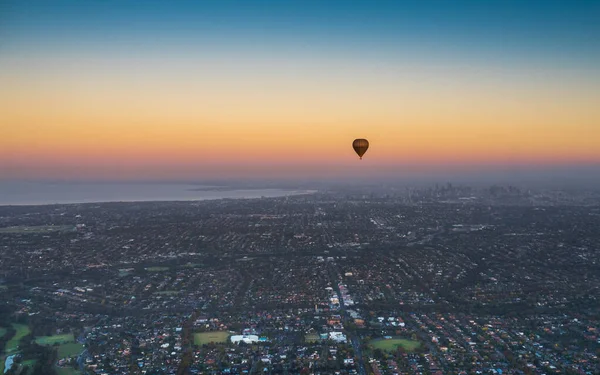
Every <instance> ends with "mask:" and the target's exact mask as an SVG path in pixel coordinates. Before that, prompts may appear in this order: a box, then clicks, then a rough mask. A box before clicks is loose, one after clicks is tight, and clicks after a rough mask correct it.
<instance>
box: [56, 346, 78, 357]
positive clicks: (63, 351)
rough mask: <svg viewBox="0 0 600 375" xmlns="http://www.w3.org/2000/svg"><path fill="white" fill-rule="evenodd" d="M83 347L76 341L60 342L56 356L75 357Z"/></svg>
mask: <svg viewBox="0 0 600 375" xmlns="http://www.w3.org/2000/svg"><path fill="white" fill-rule="evenodd" d="M83 349H84V346H83V345H81V344H78V343H76V342H70V343H68V344H61V345H60V346H59V347H58V358H66V357H76V356H78V355H79V354H80V353H81V352H82V351H83Z"/></svg>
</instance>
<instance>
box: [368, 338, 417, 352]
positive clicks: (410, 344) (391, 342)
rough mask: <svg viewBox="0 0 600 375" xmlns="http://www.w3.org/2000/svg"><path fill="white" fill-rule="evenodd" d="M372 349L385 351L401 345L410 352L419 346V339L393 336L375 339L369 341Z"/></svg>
mask: <svg viewBox="0 0 600 375" xmlns="http://www.w3.org/2000/svg"><path fill="white" fill-rule="evenodd" d="M369 346H370V347H371V348H372V349H381V350H386V351H394V350H396V349H397V348H398V347H402V348H403V349H404V350H406V351H407V352H412V351H414V350H415V349H417V348H418V347H419V346H421V343H420V342H419V341H414V340H410V339H404V338H399V337H394V338H391V339H387V340H386V339H375V340H372V341H370V342H369Z"/></svg>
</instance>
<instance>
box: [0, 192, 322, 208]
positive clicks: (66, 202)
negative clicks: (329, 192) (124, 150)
mask: <svg viewBox="0 0 600 375" xmlns="http://www.w3.org/2000/svg"><path fill="white" fill-rule="evenodd" d="M187 191H198V192H214V193H227V192H241V193H244V192H255V193H267V194H250V195H237V196H236V195H233V196H229V195H227V194H223V195H219V196H206V197H189V198H184V197H174V198H167V197H156V198H148V197H145V198H139V199H137V198H135V197H131V198H126V199H118V200H110V199H101V198H99V199H94V198H90V199H82V200H75V199H73V200H61V201H56V202H51V201H48V202H30V203H27V202H14V203H12V202H11V203H4V202H1V201H0V208H1V207H33V206H59V205H79V204H100V203H167V202H177V203H183V202H201V201H214V200H223V199H227V200H238V199H239V200H246V199H269V198H283V197H288V196H299V195H312V194H315V193H317V192H318V190H313V189H311V190H291V189H290V190H286V189H234V188H232V189H228V190H208V189H206V190H187ZM273 192H276V193H275V194H272V193H273Z"/></svg>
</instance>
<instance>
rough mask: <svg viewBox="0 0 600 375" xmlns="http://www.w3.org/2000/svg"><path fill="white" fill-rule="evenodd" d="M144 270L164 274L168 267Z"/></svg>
mask: <svg viewBox="0 0 600 375" xmlns="http://www.w3.org/2000/svg"><path fill="white" fill-rule="evenodd" d="M145 270H146V271H148V272H165V271H168V270H169V267H146V268H145Z"/></svg>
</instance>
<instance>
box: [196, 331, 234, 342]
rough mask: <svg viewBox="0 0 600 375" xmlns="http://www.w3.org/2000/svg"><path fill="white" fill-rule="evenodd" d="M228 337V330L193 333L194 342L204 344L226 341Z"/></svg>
mask: <svg viewBox="0 0 600 375" xmlns="http://www.w3.org/2000/svg"><path fill="white" fill-rule="evenodd" d="M228 338H229V332H222V331H219V332H201V333H194V344H196V345H204V344H210V343H211V342H214V343H226V342H227V339H228Z"/></svg>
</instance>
